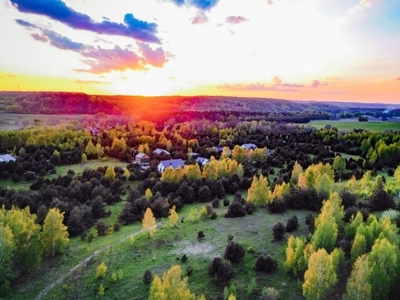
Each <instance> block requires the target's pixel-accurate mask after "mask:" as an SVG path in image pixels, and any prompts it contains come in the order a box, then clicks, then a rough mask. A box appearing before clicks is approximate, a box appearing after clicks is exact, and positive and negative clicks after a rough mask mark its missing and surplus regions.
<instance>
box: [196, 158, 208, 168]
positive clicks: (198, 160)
mask: <svg viewBox="0 0 400 300" xmlns="http://www.w3.org/2000/svg"><path fill="white" fill-rule="evenodd" d="M209 162H210V160H209V159H208V158H205V157H198V158H196V163H198V164H199V165H200V166H201V167H204V166H205V165H206V164H208V163H209Z"/></svg>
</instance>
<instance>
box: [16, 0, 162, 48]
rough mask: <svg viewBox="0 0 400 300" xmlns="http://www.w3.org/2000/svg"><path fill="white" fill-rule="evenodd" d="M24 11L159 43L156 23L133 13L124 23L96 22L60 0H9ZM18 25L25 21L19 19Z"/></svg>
mask: <svg viewBox="0 0 400 300" xmlns="http://www.w3.org/2000/svg"><path fill="white" fill-rule="evenodd" d="M10 1H11V3H13V5H14V6H15V7H16V8H17V9H18V10H19V11H20V12H24V13H34V14H38V15H43V16H47V17H49V18H51V19H53V20H57V21H59V22H61V23H63V24H65V25H67V26H69V27H71V28H74V29H82V30H88V31H92V32H95V33H99V34H108V35H118V36H126V37H131V38H134V39H136V40H139V41H142V42H151V43H160V40H159V38H158V37H157V36H156V33H157V24H155V23H149V22H146V21H141V20H139V19H136V18H135V17H134V16H133V14H126V15H125V17H124V24H121V23H115V22H110V21H108V20H104V21H102V22H100V23H99V22H96V21H94V20H93V19H91V18H90V17H89V16H88V15H85V14H83V13H80V12H77V11H75V10H73V9H72V8H70V7H68V6H67V5H66V4H65V3H64V2H62V1H61V0H35V1H32V0H10ZM18 23H19V24H20V25H24V24H23V23H27V24H29V23H28V22H25V21H22V20H19V21H18ZM24 26H25V25H24Z"/></svg>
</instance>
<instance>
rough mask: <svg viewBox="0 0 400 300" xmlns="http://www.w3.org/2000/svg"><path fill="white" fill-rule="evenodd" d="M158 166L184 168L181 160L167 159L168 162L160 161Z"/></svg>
mask: <svg viewBox="0 0 400 300" xmlns="http://www.w3.org/2000/svg"><path fill="white" fill-rule="evenodd" d="M160 164H161V165H163V166H164V168H166V167H172V168H174V169H176V168H178V167H181V168H183V167H184V166H185V162H184V161H183V160H182V159H180V158H179V159H168V160H162V161H160Z"/></svg>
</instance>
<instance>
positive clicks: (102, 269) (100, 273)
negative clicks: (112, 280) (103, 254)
mask: <svg viewBox="0 0 400 300" xmlns="http://www.w3.org/2000/svg"><path fill="white" fill-rule="evenodd" d="M106 273H107V265H106V264H105V263H104V262H102V263H101V264H100V265H98V266H97V269H96V278H97V279H102V278H104V277H105V276H106Z"/></svg>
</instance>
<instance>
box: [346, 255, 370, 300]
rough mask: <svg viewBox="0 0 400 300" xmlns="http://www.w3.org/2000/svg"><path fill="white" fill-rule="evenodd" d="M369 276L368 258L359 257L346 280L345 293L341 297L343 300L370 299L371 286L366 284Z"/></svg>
mask: <svg viewBox="0 0 400 300" xmlns="http://www.w3.org/2000/svg"><path fill="white" fill-rule="evenodd" d="M369 274H370V270H369V265H368V256H367V255H362V256H359V257H358V258H357V260H356V262H355V263H354V265H353V270H352V271H351V275H350V277H349V279H348V280H347V286H346V293H345V294H344V296H343V300H354V299H360V300H363V299H372V294H371V285H370V284H369V282H368V278H369Z"/></svg>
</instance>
